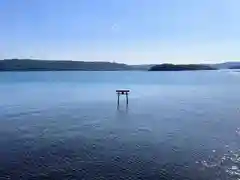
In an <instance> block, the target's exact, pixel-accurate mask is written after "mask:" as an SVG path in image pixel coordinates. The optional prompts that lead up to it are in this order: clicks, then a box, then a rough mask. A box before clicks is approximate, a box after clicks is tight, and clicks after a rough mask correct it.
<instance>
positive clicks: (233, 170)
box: [0, 71, 240, 180]
mask: <svg viewBox="0 0 240 180" xmlns="http://www.w3.org/2000/svg"><path fill="white" fill-rule="evenodd" d="M124 88H127V89H130V90H131V93H130V95H129V105H128V106H126V103H125V99H124V97H121V102H120V106H119V108H117V106H116V100H117V99H116V98H117V97H116V94H115V90H116V89H124ZM239 92H240V73H238V72H234V71H197V72H2V73H0V147H1V148H0V177H1V178H0V179H85V180H86V179H169V180H170V179H171V180H172V179H179V180H182V179H193V180H195V179H200V180H201V179H206V180H208V179H224V180H225V179H230V180H232V179H234V180H235V179H240V170H239V168H240V141H239V138H240V96H239Z"/></svg>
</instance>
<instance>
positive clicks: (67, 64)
mask: <svg viewBox="0 0 240 180" xmlns="http://www.w3.org/2000/svg"><path fill="white" fill-rule="evenodd" d="M120 70H121V71H122V70H132V67H131V66H128V65H126V64H119V63H110V62H85V61H50V60H31V59H8V60H0V71H120Z"/></svg>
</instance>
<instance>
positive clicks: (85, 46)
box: [0, 0, 240, 64]
mask: <svg viewBox="0 0 240 180" xmlns="http://www.w3.org/2000/svg"><path fill="white" fill-rule="evenodd" d="M239 9H240V0H0V23H1V24H0V59H3V58H35V59H52V60H88V61H95V60H96V61H116V62H124V63H128V64H141V63H144V64H147V63H163V62H172V63H199V62H208V63H209V62H210V63H211V62H212V63H214V62H221V61H225V60H239V59H240V23H239V22H240V21H239V19H240V10H239Z"/></svg>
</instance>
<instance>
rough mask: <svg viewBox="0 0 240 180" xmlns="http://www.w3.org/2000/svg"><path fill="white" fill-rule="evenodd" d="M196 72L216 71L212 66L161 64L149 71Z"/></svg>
mask: <svg viewBox="0 0 240 180" xmlns="http://www.w3.org/2000/svg"><path fill="white" fill-rule="evenodd" d="M196 70H216V68H213V67H211V66H207V65H201V64H179V65H176V64H160V65H155V66H152V67H151V68H150V69H149V71H196Z"/></svg>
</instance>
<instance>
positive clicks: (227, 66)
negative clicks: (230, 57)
mask: <svg viewBox="0 0 240 180" xmlns="http://www.w3.org/2000/svg"><path fill="white" fill-rule="evenodd" d="M209 66H211V67H214V68H217V69H232V68H234V67H236V66H238V67H240V62H237V61H235V62H225V63H218V64H211V65H210V64H209Z"/></svg>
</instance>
